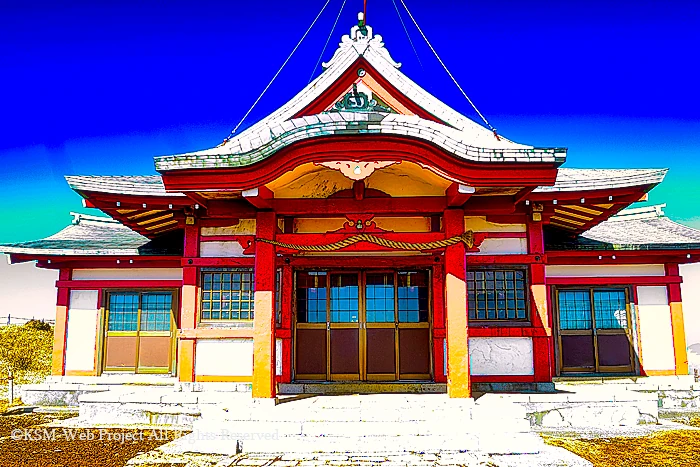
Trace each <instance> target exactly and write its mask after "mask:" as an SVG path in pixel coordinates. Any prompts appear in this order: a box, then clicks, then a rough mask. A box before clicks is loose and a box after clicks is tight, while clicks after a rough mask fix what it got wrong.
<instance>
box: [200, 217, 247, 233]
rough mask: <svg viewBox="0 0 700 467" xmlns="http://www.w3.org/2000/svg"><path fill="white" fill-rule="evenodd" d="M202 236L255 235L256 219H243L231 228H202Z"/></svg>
mask: <svg viewBox="0 0 700 467" xmlns="http://www.w3.org/2000/svg"><path fill="white" fill-rule="evenodd" d="M201 235H202V236H203V237H211V236H214V235H255V219H241V220H240V221H238V224H236V225H232V226H229V227H202V230H201Z"/></svg>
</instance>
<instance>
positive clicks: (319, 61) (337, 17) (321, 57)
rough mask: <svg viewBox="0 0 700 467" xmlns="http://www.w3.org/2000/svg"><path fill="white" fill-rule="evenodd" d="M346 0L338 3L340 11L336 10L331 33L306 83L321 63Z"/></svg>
mask: <svg viewBox="0 0 700 467" xmlns="http://www.w3.org/2000/svg"><path fill="white" fill-rule="evenodd" d="M347 1H348V0H343V4H342V5H340V11H339V12H338V16H336V18H335V23H333V27H332V28H331V33H330V34H328V38H327V39H326V43H325V44H324V45H323V50H322V51H321V55H319V56H318V60H317V61H316V65H314V69H313V70H311V76H309V81H308V82H307V83H306V84H309V83H310V82H311V80H312V79H313V78H314V73H315V72H316V68H318V64H319V63H321V60H322V59H323V54H325V53H326V48H327V47H328V43H329V42H330V40H331V37H332V36H333V33H334V32H335V27H336V25H337V24H338V20H339V19H340V15H341V14H342V13H343V8H345V3H346V2H347Z"/></svg>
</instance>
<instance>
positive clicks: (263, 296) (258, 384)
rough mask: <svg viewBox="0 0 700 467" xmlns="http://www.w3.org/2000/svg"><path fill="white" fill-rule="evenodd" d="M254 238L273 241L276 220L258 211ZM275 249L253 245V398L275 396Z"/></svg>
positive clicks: (259, 243) (267, 245)
mask: <svg viewBox="0 0 700 467" xmlns="http://www.w3.org/2000/svg"><path fill="white" fill-rule="evenodd" d="M256 219H257V220H256V225H257V228H256V238H264V239H267V240H274V238H275V232H276V231H277V217H276V215H275V213H274V212H272V211H258V214H257V218H256ZM275 271H276V254H275V247H274V246H273V245H271V244H269V243H265V242H256V243H255V319H254V320H253V397H257V398H270V397H275V393H276V391H275V366H276V365H275Z"/></svg>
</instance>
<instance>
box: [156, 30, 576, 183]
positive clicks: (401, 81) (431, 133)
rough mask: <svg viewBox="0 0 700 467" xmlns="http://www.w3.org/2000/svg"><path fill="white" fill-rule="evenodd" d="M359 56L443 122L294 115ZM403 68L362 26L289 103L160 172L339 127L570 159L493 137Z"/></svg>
mask: <svg viewBox="0 0 700 467" xmlns="http://www.w3.org/2000/svg"><path fill="white" fill-rule="evenodd" d="M351 36H352V38H351ZM359 58H364V60H366V61H367V62H368V63H369V64H370V65H371V66H372V67H373V68H374V69H376V70H377V72H378V73H379V74H380V75H381V76H382V77H383V78H384V79H386V80H387V81H388V82H389V83H391V85H392V86H394V87H395V88H396V89H398V90H399V92H401V93H402V94H403V95H404V96H405V97H407V98H408V99H410V100H411V101H412V102H414V103H415V104H417V105H418V106H420V107H421V108H422V109H423V110H425V111H426V112H427V113H429V114H431V115H433V116H435V117H436V118H437V119H438V120H440V121H441V122H445V124H441V123H435V122H431V121H429V120H426V119H422V118H420V117H417V116H410V117H409V116H397V115H396V114H381V116H377V115H375V114H373V113H364V114H362V113H360V114H357V115H355V116H352V117H351V116H349V115H344V114H343V115H338V113H337V112H326V113H322V114H318V115H313V116H310V117H302V118H294V117H295V116H296V115H298V114H299V112H301V111H302V110H303V109H305V108H306V107H307V106H309V105H310V104H311V103H312V102H314V101H316V100H317V99H318V98H319V97H320V96H321V95H322V94H323V93H324V92H325V91H326V90H327V89H328V88H329V87H330V86H331V85H333V84H334V83H336V82H337V81H338V79H340V78H341V76H343V75H344V74H345V73H346V72H347V71H348V69H349V68H350V67H352V66H353V64H354V63H355V62H356V61H357V60H358V59H359ZM399 66H400V64H398V63H396V62H395V61H394V60H393V59H392V58H391V56H390V55H389V52H388V51H387V49H385V48H384V42H383V41H382V38H381V36H379V35H373V32H372V28H371V27H370V26H367V35H363V34H361V33H359V32H358V28H357V26H356V27H354V28H353V29H352V31H351V35H346V36H343V38H342V42H341V43H340V47H339V48H338V50H337V51H336V53H335V55H334V56H333V58H332V59H331V60H330V62H329V63H327V64H324V67H325V68H326V69H325V71H324V72H323V73H321V75H320V76H319V77H318V78H316V79H315V80H314V81H312V82H311V83H309V85H308V86H306V87H305V88H304V89H303V90H302V91H301V92H299V93H298V94H297V95H296V96H295V97H293V98H292V99H291V100H290V101H289V102H288V103H287V104H285V105H284V106H282V107H281V108H280V109H278V110H277V111H275V112H273V113H272V114H271V115H269V116H268V117H266V118H264V119H263V120H261V121H260V122H258V123H256V124H254V125H252V126H251V127H250V128H248V129H247V130H245V131H243V132H242V133H241V134H239V135H237V136H235V137H233V138H231V139H229V140H227V141H225V142H224V143H222V144H221V145H219V146H217V147H215V148H211V149H206V150H203V151H196V152H190V153H185V154H180V155H171V156H161V157H156V158H155V163H156V170H158V171H167V170H175V169H187V168H199V167H242V166H247V165H250V164H253V163H255V162H258V161H260V160H263V159H265V158H267V157H269V156H270V155H271V154H272V153H274V152H275V151H277V150H279V149H280V148H282V147H284V146H286V145H289V144H292V143H293V142H295V141H299V140H301V139H306V138H312V137H315V136H322V135H328V134H338V133H339V132H342V134H346V135H347V134H358V135H359V134H365V133H377V134H404V135H410V136H415V137H416V138H420V139H424V140H426V141H427V142H430V143H435V144H438V145H440V146H441V147H443V149H445V150H446V151H448V152H450V153H453V154H455V155H456V156H457V157H464V158H467V159H470V158H472V157H474V156H473V155H474V154H479V153H482V152H483V157H485V158H489V157H492V158H489V159H488V160H489V161H510V159H507V158H506V157H505V156H499V155H498V153H501V152H507V153H509V155H512V156H513V157H516V156H515V155H516V154H517V158H516V159H515V160H516V161H518V162H530V161H532V162H542V160H543V159H542V158H543V157H547V161H549V160H550V159H551V160H554V161H556V162H559V163H561V162H564V160H565V158H566V149H563V148H561V149H556V150H555V149H554V148H552V149H549V150H548V151H550V152H545V151H544V150H542V149H535V148H534V147H533V146H528V145H524V144H519V143H515V142H513V141H510V140H508V139H507V138H504V137H499V138H496V137H494V134H493V132H492V131H491V130H489V129H488V128H485V127H483V126H481V125H479V124H477V123H476V122H474V121H472V120H471V119H469V118H467V117H465V116H464V115H462V114H460V113H459V112H457V111H455V110H454V109H452V108H450V107H449V106H448V105H446V104H445V103H443V102H441V101H440V100H438V99H437V98H436V97H434V96H432V95H431V94H429V93H428V92H427V91H425V90H424V89H423V88H421V87H420V86H419V85H418V84H416V83H415V82H413V81H412V80H410V79H409V78H408V77H407V76H406V75H404V74H403V73H401V72H400V71H399V70H398V68H399ZM363 124H364V125H363ZM370 127H371V128H370ZM471 160H477V159H471ZM479 160H480V159H479Z"/></svg>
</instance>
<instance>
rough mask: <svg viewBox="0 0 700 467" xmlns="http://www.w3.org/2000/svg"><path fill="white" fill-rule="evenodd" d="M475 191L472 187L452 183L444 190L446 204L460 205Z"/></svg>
mask: <svg viewBox="0 0 700 467" xmlns="http://www.w3.org/2000/svg"><path fill="white" fill-rule="evenodd" d="M475 192H476V189H475V188H474V187H471V186H468V185H462V184H461V183H453V184H451V185H450V186H449V187H447V190H446V191H445V195H446V196H447V205H448V206H451V207H457V206H462V205H463V204H464V203H466V202H467V200H468V199H469V198H471V197H472V195H473V194H474V193H475Z"/></svg>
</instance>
